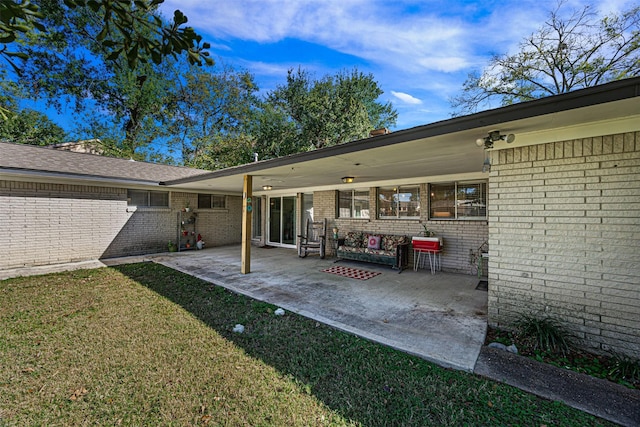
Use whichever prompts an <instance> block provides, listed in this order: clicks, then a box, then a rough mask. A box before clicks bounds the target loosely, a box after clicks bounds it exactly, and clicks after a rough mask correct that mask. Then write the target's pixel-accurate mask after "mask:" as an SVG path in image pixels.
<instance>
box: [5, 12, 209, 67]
mask: <svg viewBox="0 0 640 427" xmlns="http://www.w3.org/2000/svg"><path fill="white" fill-rule="evenodd" d="M37 3H44V4H45V5H46V4H47V3H58V5H59V6H60V7H62V4H60V3H61V2H58V1H55V0H54V1H53V2H51V1H41V2H35V3H33V2H30V1H29V0H23V1H19V0H3V1H2V2H1V3H0V46H1V48H0V56H1V57H3V58H4V59H5V60H7V61H8V62H9V63H10V64H11V65H12V66H13V67H14V68H15V70H16V71H18V72H19V70H20V68H19V67H18V66H17V65H16V64H15V62H13V58H14V57H19V58H22V59H25V58H26V56H25V54H24V53H23V52H14V51H10V50H9V48H8V44H9V43H12V42H14V41H15V40H16V39H17V38H18V35H19V34H28V33H30V32H32V31H35V30H39V31H43V32H44V31H47V29H48V27H47V23H46V21H45V18H46V17H47V14H46V13H44V12H43V10H42V9H41V7H40V6H39V5H38V4H37ZM63 3H64V7H65V9H66V10H68V11H70V12H71V11H73V10H74V9H88V10H91V11H92V12H93V13H94V14H96V16H98V17H99V18H100V21H101V29H100V32H98V33H97V34H96V36H95V41H97V42H99V43H100V44H101V45H102V46H103V47H104V48H105V49H108V50H110V51H111V53H110V57H109V59H110V60H115V59H117V58H121V57H124V58H126V60H127V62H128V64H129V66H130V67H131V68H135V66H136V64H137V62H138V61H143V62H146V61H147V60H149V58H150V59H151V60H152V61H153V62H154V63H156V64H160V63H161V62H162V59H163V58H164V57H166V56H173V57H174V58H175V57H177V55H180V54H182V53H183V52H186V53H187V54H188V60H189V63H191V64H198V65H202V64H203V63H207V64H209V65H211V64H213V61H212V60H211V58H209V52H207V51H206V49H209V44H208V43H203V42H202V37H201V36H199V35H198V34H196V33H195V31H194V30H193V28H191V27H185V26H184V24H186V23H187V21H188V20H187V17H186V16H185V15H184V14H183V13H182V12H180V11H179V10H176V11H175V12H174V15H173V20H172V21H171V22H170V23H165V22H164V21H163V20H162V18H161V17H160V16H158V15H155V14H154V12H155V11H156V9H157V7H158V5H160V4H161V3H164V0H124V1H123V0H63Z"/></svg>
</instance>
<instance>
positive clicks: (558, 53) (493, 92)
mask: <svg viewBox="0 0 640 427" xmlns="http://www.w3.org/2000/svg"><path fill="white" fill-rule="evenodd" d="M563 6H564V2H563V1H561V2H560V3H558V6H557V8H556V9H555V10H554V11H552V12H551V13H550V14H549V19H548V20H547V21H546V22H545V23H544V25H543V26H542V27H541V28H540V29H539V30H538V31H537V32H535V33H533V34H531V35H530V36H529V37H528V38H527V39H525V40H524V41H523V42H522V43H520V51H519V52H517V53H515V54H503V55H496V56H494V57H493V58H492V59H491V61H490V62H489V65H488V67H487V68H486V69H485V71H484V72H483V73H482V74H480V73H478V72H474V73H471V74H470V75H469V76H468V78H467V80H466V81H465V82H464V84H463V88H462V93H461V94H460V95H459V96H457V97H455V98H453V99H452V100H451V104H452V106H453V107H454V109H456V110H457V111H456V113H454V114H467V113H473V112H475V111H477V110H478V109H480V108H481V107H486V106H489V105H490V103H491V101H493V100H497V101H498V102H499V103H500V104H501V105H509V104H513V103H517V102H522V101H528V100H532V99H537V98H542V97H545V96H550V95H556V94H561V93H566V92H569V91H573V90H576V89H581V88H585V87H590V86H596V85H600V84H603V83H606V82H609V81H613V80H619V79H624V78H629V77H635V76H638V75H640V55H639V53H640V50H639V49H640V6H634V7H632V8H631V9H629V10H627V11H625V12H622V13H621V14H619V15H612V16H607V17H604V18H602V19H599V18H598V17H597V15H596V13H595V12H594V11H593V10H592V8H591V6H585V7H583V8H582V9H580V10H573V11H572V12H571V13H570V14H569V15H568V17H566V18H565V17H564V16H563V15H562V14H561V10H562V8H563Z"/></svg>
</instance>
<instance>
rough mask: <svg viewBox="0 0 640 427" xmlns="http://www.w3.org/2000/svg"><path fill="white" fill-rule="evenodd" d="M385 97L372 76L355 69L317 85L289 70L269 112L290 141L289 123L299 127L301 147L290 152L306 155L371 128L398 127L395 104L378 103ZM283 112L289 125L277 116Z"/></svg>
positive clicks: (357, 136) (272, 95)
mask: <svg viewBox="0 0 640 427" xmlns="http://www.w3.org/2000/svg"><path fill="white" fill-rule="evenodd" d="M382 93H383V91H382V90H381V89H380V88H379V87H378V84H377V82H375V80H374V79H373V75H371V74H366V75H365V74H363V73H361V72H359V71H358V70H356V69H354V70H352V71H351V72H347V71H341V72H339V73H338V74H336V75H335V76H325V77H323V78H322V79H321V80H313V79H312V78H311V76H310V75H309V73H307V72H306V71H303V70H302V69H298V71H297V72H294V71H293V70H289V72H288V75H287V84H286V85H285V86H278V87H277V88H276V89H275V90H274V91H272V92H271V93H270V94H269V95H268V97H267V103H268V104H271V107H272V109H271V110H269V111H268V113H269V114H270V115H271V116H272V117H273V118H276V119H278V121H279V122H280V123H281V125H283V126H285V128H286V130H287V131H286V132H283V135H285V136H287V137H288V135H289V132H288V131H290V130H291V123H293V125H294V126H295V129H296V140H297V143H296V145H295V146H291V147H290V148H291V150H292V151H291V152H299V151H307V150H310V149H316V148H322V147H327V146H331V145H336V144H340V143H344V142H349V141H353V140H356V139H360V138H364V137H366V136H367V135H368V134H369V132H370V131H371V130H373V129H376V128H379V127H383V126H392V125H394V124H395V122H396V119H397V117H398V113H397V112H396V111H395V110H394V109H393V107H392V106H391V103H389V102H387V103H384V104H382V103H379V102H378V101H377V99H378V97H379V96H380V95H382ZM276 113H277V114H276ZM281 113H285V114H286V115H287V120H282V117H281V116H280V117H278V114H281ZM289 121H290V122H289ZM267 129H268V127H267ZM271 135H272V136H275V135H277V132H276V133H275V134H274V133H273V132H271ZM290 142H291V141H286V144H285V145H286V146H289V145H290ZM273 144H275V142H274V143H272V145H273ZM291 152H287V153H283V154H291Z"/></svg>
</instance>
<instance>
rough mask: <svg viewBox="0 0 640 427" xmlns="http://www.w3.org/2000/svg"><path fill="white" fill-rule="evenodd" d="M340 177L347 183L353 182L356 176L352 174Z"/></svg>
mask: <svg viewBox="0 0 640 427" xmlns="http://www.w3.org/2000/svg"><path fill="white" fill-rule="evenodd" d="M340 179H342V182H344V183H345V184H351V183H352V182H353V180H354V179H355V178H354V177H352V176H343V177H342V178H340Z"/></svg>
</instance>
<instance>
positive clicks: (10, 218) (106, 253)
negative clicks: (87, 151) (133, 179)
mask: <svg viewBox="0 0 640 427" xmlns="http://www.w3.org/2000/svg"><path fill="white" fill-rule="evenodd" d="M186 199H189V200H190V205H191V206H192V207H194V206H197V194H190V193H178V192H174V193H172V194H171V200H170V207H169V208H138V209H135V210H134V209H129V208H127V190H126V189H124V188H111V187H94V186H84V185H66V184H47V183H28V182H16V181H0V216H1V217H2V218H3V221H2V235H3V236H5V237H4V240H3V244H2V245H0V269H8V268H19V267H29V266H37V265H48V264H57V263H65V262H75V261H84V260H91V259H99V258H111V257H118V256H128V255H139V254H147V253H154V252H164V251H166V250H167V243H168V242H169V240H172V241H175V240H176V237H177V227H178V217H177V213H178V211H179V210H180V209H181V208H182V207H184V205H185V201H186ZM241 210H242V200H241V198H240V197H231V196H230V197H228V205H227V209H224V210H203V211H202V212H199V213H198V215H199V216H198V221H197V231H198V233H201V234H202V236H203V239H204V240H205V242H206V243H207V246H220V245H225V244H232V243H240V241H241V215H240V213H241Z"/></svg>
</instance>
